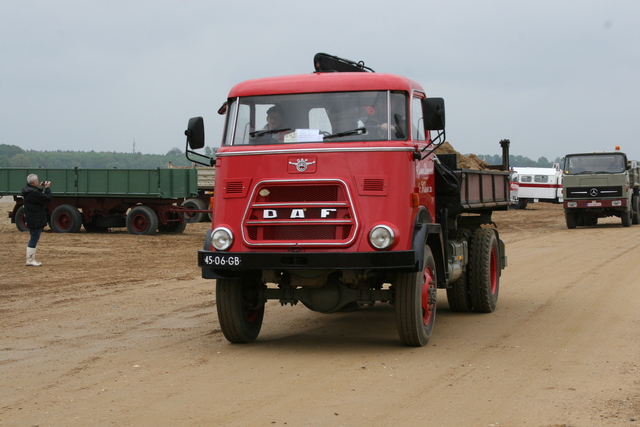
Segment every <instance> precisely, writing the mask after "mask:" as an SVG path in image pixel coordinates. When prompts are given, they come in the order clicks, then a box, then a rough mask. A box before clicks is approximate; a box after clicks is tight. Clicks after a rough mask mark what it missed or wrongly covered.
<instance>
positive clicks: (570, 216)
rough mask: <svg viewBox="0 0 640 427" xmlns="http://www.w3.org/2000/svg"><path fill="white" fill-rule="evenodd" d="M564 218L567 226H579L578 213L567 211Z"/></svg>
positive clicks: (569, 227) (571, 227) (570, 227)
mask: <svg viewBox="0 0 640 427" xmlns="http://www.w3.org/2000/svg"><path fill="white" fill-rule="evenodd" d="M564 219H565V221H567V228H568V229H570V230H573V229H574V228H576V227H577V226H578V221H576V214H575V213H573V212H569V211H567V212H565V213H564Z"/></svg>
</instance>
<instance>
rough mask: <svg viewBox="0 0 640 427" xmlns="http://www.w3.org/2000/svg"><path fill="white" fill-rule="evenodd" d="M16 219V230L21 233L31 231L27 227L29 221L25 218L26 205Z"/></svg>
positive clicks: (18, 212) (21, 207) (19, 210)
mask: <svg viewBox="0 0 640 427" xmlns="http://www.w3.org/2000/svg"><path fill="white" fill-rule="evenodd" d="M14 219H15V221H16V228H17V229H18V230H19V231H29V227H27V220H26V219H25V217H24V205H23V206H20V207H19V208H18V210H17V211H16V216H15V218H14Z"/></svg>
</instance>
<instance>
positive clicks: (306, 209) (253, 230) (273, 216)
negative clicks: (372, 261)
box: [244, 181, 357, 246]
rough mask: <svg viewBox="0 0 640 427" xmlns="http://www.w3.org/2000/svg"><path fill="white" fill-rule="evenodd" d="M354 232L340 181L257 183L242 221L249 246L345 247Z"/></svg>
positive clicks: (350, 214) (346, 193)
mask: <svg viewBox="0 0 640 427" xmlns="http://www.w3.org/2000/svg"><path fill="white" fill-rule="evenodd" d="M356 230H357V221H356V219H355V214H354V210H353V206H352V203H351V198H350V195H349V192H348V189H347V187H346V185H345V184H344V182H342V181H330V182H326V181H325V182H313V181H311V182H307V181H305V183H304V184H301V183H300V182H299V181H294V182H292V181H284V182H283V181H278V182H262V183H259V184H258V185H257V186H256V188H255V189H254V191H253V195H252V197H251V201H250V206H249V207H248V209H247V214H246V216H245V219H244V238H245V243H247V244H248V245H250V246H284V245H286V246H296V245H300V246H345V245H347V244H349V243H350V242H351V241H352V240H353V238H354V236H355V233H356Z"/></svg>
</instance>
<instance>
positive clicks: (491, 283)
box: [468, 228, 500, 313]
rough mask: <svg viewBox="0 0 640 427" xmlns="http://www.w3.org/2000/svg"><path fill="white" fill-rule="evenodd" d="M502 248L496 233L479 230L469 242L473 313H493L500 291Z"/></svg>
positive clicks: (489, 230) (470, 290)
mask: <svg viewBox="0 0 640 427" xmlns="http://www.w3.org/2000/svg"><path fill="white" fill-rule="evenodd" d="M499 256H500V248H499V246H498V238H497V236H496V233H494V231H493V230H491V229H482V228H481V229H478V230H475V231H474V232H473V235H472V236H471V241H470V242H469V265H468V268H469V270H468V272H469V292H470V295H471V305H472V307H473V311H476V312H479V313H491V312H493V311H494V310H495V309H496V304H497V303H498V293H499V291H500V265H499V263H500V259H499Z"/></svg>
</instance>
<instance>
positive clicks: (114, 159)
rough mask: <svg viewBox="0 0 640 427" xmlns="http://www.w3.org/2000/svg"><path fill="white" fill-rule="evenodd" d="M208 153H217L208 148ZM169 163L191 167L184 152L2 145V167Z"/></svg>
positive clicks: (146, 166) (144, 166)
mask: <svg viewBox="0 0 640 427" xmlns="http://www.w3.org/2000/svg"><path fill="white" fill-rule="evenodd" d="M205 154H207V155H209V156H212V155H214V154H215V152H214V151H213V150H212V149H211V148H209V147H207V148H206V149H205ZM167 162H171V163H172V164H173V165H174V166H190V165H191V162H189V161H188V160H187V158H186V157H185V155H184V153H183V152H182V150H180V149H179V148H172V149H171V150H169V152H168V153H167V154H164V155H163V154H142V153H116V152H96V151H88V152H86V151H35V150H23V149H22V148H20V147H18V146H17V145H7V144H0V167H36V168H60V169H71V168H74V167H79V168H109V169H110V168H119V169H155V168H164V167H165V166H166V164H167Z"/></svg>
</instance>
